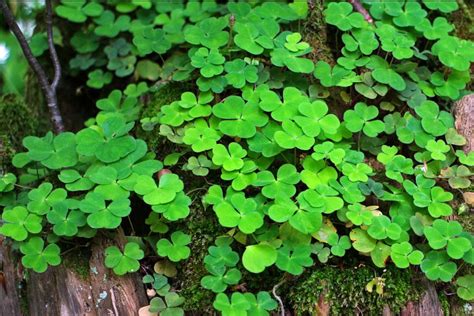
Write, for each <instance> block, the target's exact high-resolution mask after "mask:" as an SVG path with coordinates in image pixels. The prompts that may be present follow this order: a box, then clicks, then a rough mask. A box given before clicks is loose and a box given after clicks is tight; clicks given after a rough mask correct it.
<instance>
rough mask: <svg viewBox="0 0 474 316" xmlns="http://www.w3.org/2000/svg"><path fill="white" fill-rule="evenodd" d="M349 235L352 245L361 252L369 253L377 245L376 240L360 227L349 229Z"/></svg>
mask: <svg viewBox="0 0 474 316" xmlns="http://www.w3.org/2000/svg"><path fill="white" fill-rule="evenodd" d="M349 237H350V238H351V240H352V247H354V249H355V250H357V251H360V252H362V253H369V252H371V251H372V250H374V249H375V247H376V246H377V243H376V240H375V239H372V238H371V237H370V236H369V235H368V234H367V232H366V231H365V230H362V229H360V228H356V229H353V230H351V232H350V234H349Z"/></svg>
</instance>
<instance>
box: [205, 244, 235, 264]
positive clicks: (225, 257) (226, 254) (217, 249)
mask: <svg viewBox="0 0 474 316" xmlns="http://www.w3.org/2000/svg"><path fill="white" fill-rule="evenodd" d="M208 252H209V254H208V255H207V256H206V257H204V263H205V264H206V265H208V266H213V267H218V266H226V267H235V265H236V264H237V262H239V254H238V253H237V252H235V251H232V248H231V247H230V246H229V245H217V246H211V247H209V249H208Z"/></svg>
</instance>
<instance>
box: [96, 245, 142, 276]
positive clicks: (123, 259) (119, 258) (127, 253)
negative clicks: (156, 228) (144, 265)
mask: <svg viewBox="0 0 474 316" xmlns="http://www.w3.org/2000/svg"><path fill="white" fill-rule="evenodd" d="M144 256H145V253H144V252H143V250H141V249H140V246H139V245H138V244H137V243H134V242H128V243H127V244H125V246H124V248H123V253H122V251H120V249H119V248H118V247H117V246H110V247H107V248H106V249H105V266H106V267H107V268H110V269H113V270H114V272H115V274H117V275H124V274H126V273H128V272H136V271H138V269H139V268H140V262H138V260H140V259H143V257H144Z"/></svg>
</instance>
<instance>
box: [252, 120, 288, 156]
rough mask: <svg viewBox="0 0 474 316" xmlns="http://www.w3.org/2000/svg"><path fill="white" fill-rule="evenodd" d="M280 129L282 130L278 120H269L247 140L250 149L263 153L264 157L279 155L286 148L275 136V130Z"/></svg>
mask: <svg viewBox="0 0 474 316" xmlns="http://www.w3.org/2000/svg"><path fill="white" fill-rule="evenodd" d="M279 130H281V128H280V125H278V124H277V123H276V122H274V121H270V122H268V124H267V125H265V126H264V127H263V128H262V129H261V130H260V131H257V132H256V134H255V136H254V137H252V138H249V139H248V140H247V143H248V145H249V148H250V150H252V151H254V152H257V153H261V154H262V155H263V156H264V157H273V156H276V155H278V154H279V153H280V152H282V151H283V150H284V149H283V148H281V147H280V146H279V145H278V144H277V143H276V141H275V139H274V138H273V135H274V134H275V132H276V131H279Z"/></svg>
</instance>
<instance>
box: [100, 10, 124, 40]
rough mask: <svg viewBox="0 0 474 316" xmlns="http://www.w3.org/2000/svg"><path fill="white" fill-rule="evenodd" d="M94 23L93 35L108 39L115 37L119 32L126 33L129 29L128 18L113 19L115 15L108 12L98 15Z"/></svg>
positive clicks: (122, 16)
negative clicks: (95, 25)
mask: <svg viewBox="0 0 474 316" xmlns="http://www.w3.org/2000/svg"><path fill="white" fill-rule="evenodd" d="M94 22H95V23H96V24H97V27H96V28H95V30H94V32H95V34H97V35H99V36H106V37H109V38H114V37H116V36H117V35H118V34H119V33H120V32H123V31H126V30H128V29H129V27H130V17H129V16H128V15H121V16H119V17H118V18H115V14H114V13H113V12H112V11H109V10H106V11H104V12H103V13H101V14H100V15H98V17H97V18H95V19H94Z"/></svg>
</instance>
